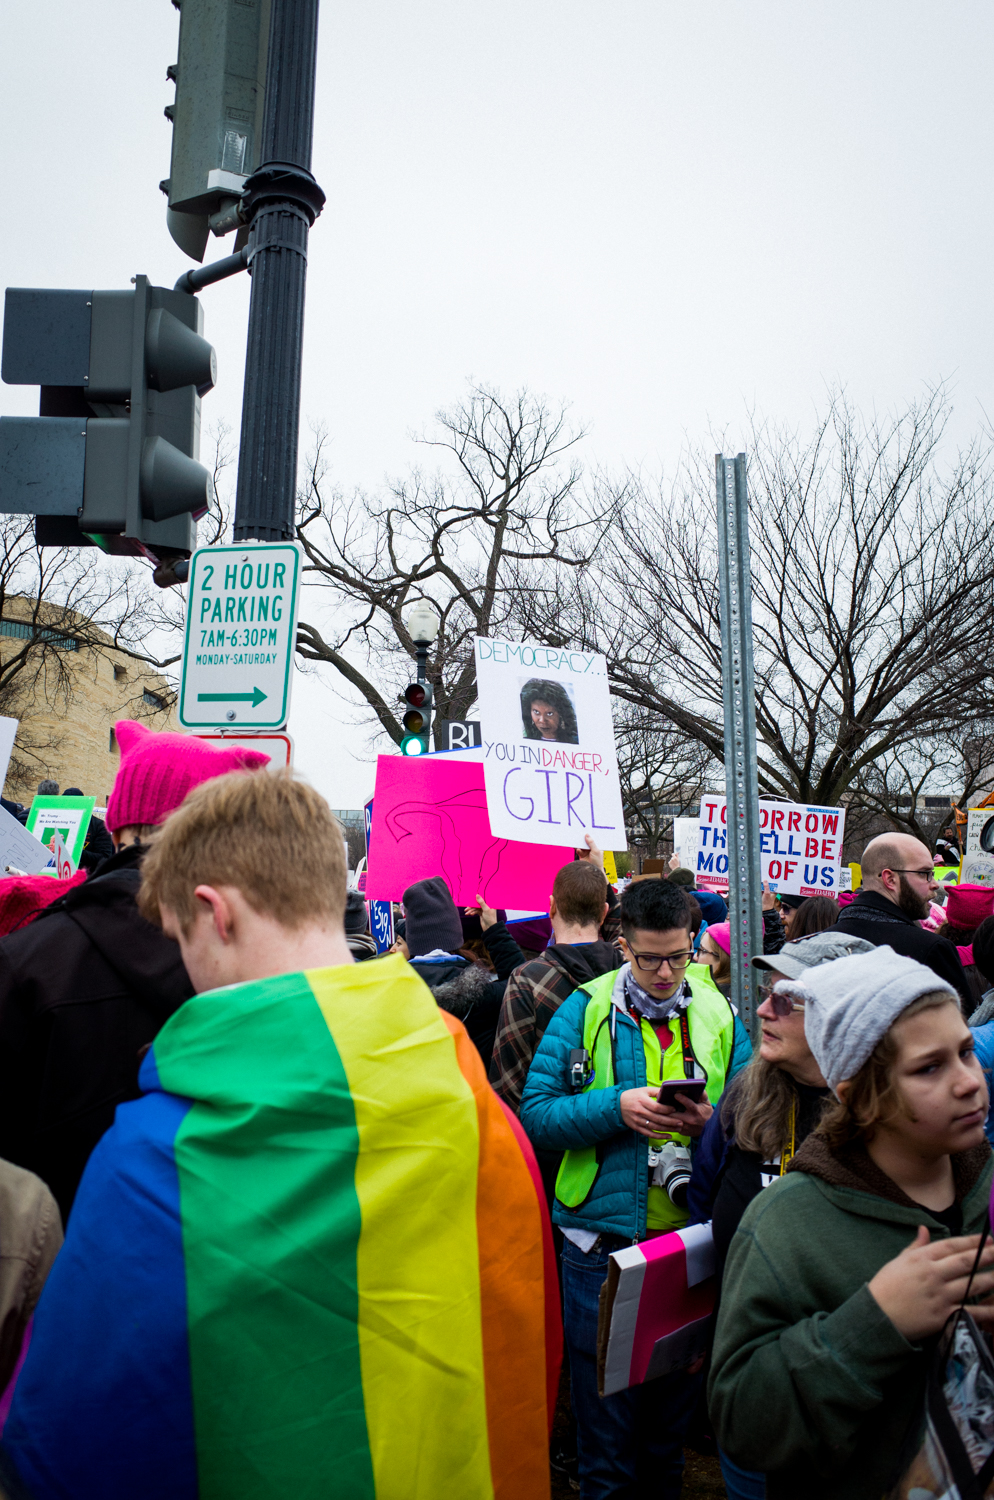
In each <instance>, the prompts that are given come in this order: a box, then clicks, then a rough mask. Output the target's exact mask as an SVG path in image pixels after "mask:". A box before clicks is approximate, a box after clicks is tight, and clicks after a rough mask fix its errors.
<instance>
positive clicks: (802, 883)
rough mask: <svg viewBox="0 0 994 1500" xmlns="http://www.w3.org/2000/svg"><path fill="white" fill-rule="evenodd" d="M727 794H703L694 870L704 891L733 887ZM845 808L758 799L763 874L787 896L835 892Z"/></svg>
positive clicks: (825, 894) (722, 890)
mask: <svg viewBox="0 0 994 1500" xmlns="http://www.w3.org/2000/svg"><path fill="white" fill-rule="evenodd" d="M725 816H726V813H725V798H724V797H721V796H711V795H710V794H706V795H705V796H703V797H702V798H701V812H700V819H699V824H698V832H699V839H698V845H697V860H696V863H695V866H694V874H695V876H696V878H697V884H698V885H699V886H700V887H701V889H702V890H706V891H721V892H725V891H727V890H728V848H727V840H726V829H725ZM845 824H846V811H845V808H844V807H815V806H814V805H813V804H811V803H807V802H764V801H762V800H760V803H759V858H760V864H761V866H762V878H763V880H764V881H767V882H768V884H769V887H770V890H771V891H781V892H783V894H784V895H785V896H834V895H835V893H836V891H838V889H839V864H840V861H841V858H842V840H843V835H844V833H845Z"/></svg>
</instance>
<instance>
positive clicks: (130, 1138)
mask: <svg viewBox="0 0 994 1500" xmlns="http://www.w3.org/2000/svg"><path fill="white" fill-rule="evenodd" d="M345 883H346V854H345V846H344V843H343V841H342V835H341V830H340V828H339V826H338V824H337V823H336V820H335V819H334V817H333V816H332V813H331V809H330V808H329V807H328V805H327V803H326V802H325V801H324V799H323V798H322V797H321V796H319V794H318V793H317V792H316V791H314V790H313V789H312V788H310V787H308V786H306V785H305V784H304V783H302V782H300V781H298V780H296V779H294V777H293V776H292V774H291V773H281V774H280V775H271V774H265V775H260V774H252V773H249V774H246V773H242V772H238V773H235V774H232V775H228V776H223V777H221V778H219V779H217V780H214V781H211V782H209V783H207V784H206V785H204V786H200V787H197V788H196V789H195V790H194V791H192V792H191V793H190V795H189V796H188V797H187V798H186V799H185V801H184V802H183V805H182V806H181V807H180V808H178V810H177V811H175V812H174V813H173V814H172V816H171V817H170V818H169V819H168V820H167V821H166V823H165V825H164V827H163V828H162V830H161V832H160V833H158V834H156V835H155V837H154V838H153V839H152V841H151V845H150V848H149V851H148V854H147V856H146V859H145V862H144V865H143V868H142V888H141V896H140V902H141V909H142V912H143V913H144V916H145V918H146V920H148V921H150V922H155V923H161V924H162V928H163V930H164V931H165V932H167V933H168V934H169V935H170V936H171V937H172V938H173V939H175V941H176V942H177V943H178V944H179V947H180V951H181V953H182V955H183V960H184V963H185V964H186V968H187V971H188V973H189V974H190V977H191V979H192V981H193V986H194V989H195V991H196V994H195V996H194V997H193V998H192V999H191V1000H189V1001H188V1002H187V1003H186V1005H184V1006H183V1007H181V1009H180V1010H179V1011H178V1012H177V1013H176V1014H175V1015H174V1016H173V1017H172V1018H171V1019H170V1021H169V1022H168V1023H167V1024H166V1026H164V1027H163V1029H162V1031H160V1033H159V1034H158V1036H157V1037H156V1038H155V1041H154V1043H153V1046H152V1049H151V1051H150V1052H149V1053H148V1055H147V1057H146V1058H145V1061H144V1063H143V1064H142V1073H141V1084H142V1089H143V1097H142V1098H140V1099H138V1100H136V1101H134V1102H132V1103H130V1104H126V1105H123V1106H121V1108H120V1109H119V1110H118V1113H117V1119H116V1122H115V1124H114V1126H113V1127H112V1129H111V1130H109V1131H108V1132H107V1134H106V1136H105V1137H104V1139H103V1140H102V1141H101V1143H100V1145H99V1146H98V1148H97V1150H96V1151H95V1152H94V1154H93V1157H92V1158H91V1161H90V1163H89V1166H88V1167H87V1171H86V1173H85V1175H84V1178H83V1182H82V1184H81V1186H80V1190H79V1195H78V1197H77V1201H76V1206H75V1209H74V1211H73V1217H72V1220H71V1221H70V1224H69V1230H68V1234H67V1238H66V1243H65V1247H64V1249H63V1251H62V1252H61V1254H60V1255H59V1257H58V1259H57V1260H56V1263H55V1267H54V1268H53V1272H52V1274H51V1276H50V1278H49V1281H48V1285H47V1286H46V1289H45V1295H44V1297H43V1298H42V1301H41V1303H40V1305H39V1308H38V1311H37V1313H36V1315H35V1323H34V1331H33V1335H32V1341H31V1347H30V1349H29V1352H28V1355H27V1359H26V1362H25V1364H24V1367H23V1369H22V1371H21V1375H20V1378H19V1380H18V1385H17V1390H16V1394H15V1397H14V1402H13V1406H12V1409H11V1413H10V1417H9V1420H8V1424H7V1428H6V1430H5V1432H4V1449H5V1452H6V1453H7V1455H8V1456H9V1457H10V1458H11V1459H12V1460H13V1462H14V1464H15V1465H16V1468H17V1470H18V1473H19V1475H20V1477H21V1479H22V1481H23V1483H24V1485H25V1487H26V1488H27V1489H28V1490H29V1491H30V1493H31V1495H32V1496H33V1497H34V1500H56V1497H63V1496H66V1495H98V1494H99V1495H101V1496H119V1497H125V1496H127V1497H129V1500H130V1497H135V1500H138V1497H141V1500H156V1497H166V1496H168V1497H169V1500H196V1497H197V1496H198V1495H204V1494H206V1493H213V1494H218V1495H222V1494H223V1495H229V1496H234V1495H238V1496H258V1497H262V1496H265V1497H267V1500H268V1497H272V1500H297V1497H298V1496H301V1495H318V1494H320V1495H343V1496H344V1495H349V1496H358V1495H365V1496H373V1495H382V1496H384V1497H386V1496H401V1495H403V1496H405V1497H407V1496H410V1497H411V1500H439V1497H443V1496H445V1497H447V1496H452V1497H456V1496H459V1497H463V1496H467V1497H469V1496H479V1497H480V1500H483V1497H490V1496H493V1497H494V1500H519V1497H533V1500H539V1497H541V1496H542V1495H547V1494H548V1429H549V1420H550V1402H551V1403H552V1404H554V1400H555V1390H556V1384H557V1380H558V1351H557V1337H558V1299H557V1296H556V1293H555V1290H554V1288H555V1276H554V1272H553V1268H552V1266H551V1264H548V1265H547V1264H546V1261H545V1255H544V1248H543V1247H544V1243H545V1241H546V1239H547V1238H548V1222H547V1219H546V1218H545V1217H544V1216H545V1213H546V1210H545V1204H544V1200H543V1198H542V1195H541V1192H540V1191H537V1190H536V1186H535V1180H534V1176H533V1170H534V1169H533V1164H531V1165H530V1164H529V1157H530V1150H529V1148H528V1146H527V1143H524V1144H522V1137H521V1132H520V1131H519V1130H518V1128H517V1125H516V1122H515V1121H513V1119H512V1118H511V1117H509V1116H508V1115H507V1113H506V1112H505V1110H504V1108H503V1106H502V1105H501V1104H500V1101H499V1100H498V1099H497V1097H496V1095H495V1094H494V1093H493V1091H492V1090H491V1089H490V1088H489V1086H488V1085H487V1081H486V1076H485V1074H484V1072H483V1069H482V1066H481V1064H480V1060H479V1058H478V1056H477V1054H476V1051H475V1049H474V1048H473V1046H472V1044H471V1043H470V1042H469V1039H468V1038H467V1036H466V1033H465V1031H464V1029H463V1027H462V1025H461V1024H460V1023H459V1022H458V1021H456V1020H454V1019H453V1018H452V1017H451V1016H446V1015H445V1014H444V1012H442V1011H440V1010H439V1008H438V1007H437V1006H436V1004H435V1002H434V1001H433V1000H432V997H431V995H430V993H429V991H428V990H427V989H426V987H425V986H424V984H422V982H421V980H420V979H418V978H417V976H416V975H415V974H414V973H413V972H412V970H411V968H410V967H409V965H408V964H407V963H406V962H405V961H404V960H403V959H402V958H401V957H400V956H399V955H393V956H390V957H386V958H383V959H380V960H379V961H378V962H376V963H366V964H356V963H354V962H353V961H352V956H351V954H350V952H349V948H348V943H347V941H346V937H345V932H344V928H343V921H342V918H343V912H344V908H345V890H346V887H345ZM547 1330H548V1332H547Z"/></svg>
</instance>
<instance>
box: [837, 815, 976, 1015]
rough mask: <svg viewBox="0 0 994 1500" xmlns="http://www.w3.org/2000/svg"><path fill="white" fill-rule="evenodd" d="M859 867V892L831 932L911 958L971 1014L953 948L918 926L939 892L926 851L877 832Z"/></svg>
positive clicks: (903, 837)
mask: <svg viewBox="0 0 994 1500" xmlns="http://www.w3.org/2000/svg"><path fill="white" fill-rule="evenodd" d="M860 863H861V866H862V871H863V888H862V890H861V891H860V893H859V895H858V896H857V897H856V899H855V901H853V902H851V903H850V905H849V906H847V907H846V908H845V910H844V911H843V912H842V914H841V916H840V917H839V920H838V921H837V922H836V924H835V927H834V928H833V929H831V930H832V931H834V932H844V933H845V934H846V935H847V936H849V937H861V938H865V939H866V941H867V942H868V943H872V944H873V945H874V947H877V948H879V947H882V946H884V945H886V946H887V947H890V948H893V949H894V952H895V953H903V954H905V955H906V956H907V957H908V958H913V959H916V960H917V962H918V963H920V964H924V965H925V966H926V968H929V969H931V970H932V972H933V974H937V975H938V976H939V978H940V979H942V980H944V981H945V982H946V984H951V985H952V987H953V989H954V990H955V991H956V992H957V994H958V995H959V996H960V999H961V1000H962V1002H963V1005H964V1007H965V1009H966V1011H967V1012H969V1011H970V1010H972V1009H973V1000H972V999H971V996H970V987H969V985H968V983H967V978H966V975H965V973H964V972H963V965H962V963H961V962H960V956H959V954H958V953H957V952H956V949H955V948H954V947H953V945H952V943H950V942H949V941H948V940H947V939H946V938H942V937H937V936H936V935H935V934H934V933H931V932H926V931H925V930H924V928H922V927H919V925H918V924H919V922H921V921H922V920H923V919H924V918H925V917H927V916H928V913H929V903H930V900H931V898H932V897H933V896H934V895H935V893H936V892H937V890H938V888H939V887H938V882H937V881H936V878H935V874H934V867H933V864H932V856H931V854H930V853H929V851H928V849H927V847H926V846H925V845H924V844H923V843H922V842H921V840H920V839H916V838H913V837H912V835H911V834H909V833H881V834H879V835H878V836H877V837H876V838H875V839H871V840H870V842H869V843H868V844H867V846H866V848H865V849H864V850H863V858H862V860H861V861H860Z"/></svg>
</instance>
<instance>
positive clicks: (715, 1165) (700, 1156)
mask: <svg viewBox="0 0 994 1500" xmlns="http://www.w3.org/2000/svg"><path fill="white" fill-rule="evenodd" d="M727 1155H728V1141H727V1140H726V1139H725V1131H724V1128H723V1127H722V1123H721V1106H720V1104H719V1105H718V1107H717V1108H716V1109H715V1112H714V1114H713V1115H712V1116H711V1118H710V1120H709V1121H708V1122H707V1124H706V1125H705V1127H704V1131H703V1134H702V1135H701V1137H700V1139H699V1140H698V1142H697V1149H696V1151H695V1152H694V1154H693V1163H694V1166H693V1171H692V1172H691V1174H690V1182H689V1184H688V1186H687V1212H688V1214H689V1215H690V1222H691V1224H706V1223H707V1221H708V1220H709V1219H710V1217H711V1210H712V1208H713V1206H714V1195H715V1185H716V1183H717V1181H718V1179H719V1177H720V1176H721V1171H722V1168H723V1167H724V1165H725V1157H726V1156H727Z"/></svg>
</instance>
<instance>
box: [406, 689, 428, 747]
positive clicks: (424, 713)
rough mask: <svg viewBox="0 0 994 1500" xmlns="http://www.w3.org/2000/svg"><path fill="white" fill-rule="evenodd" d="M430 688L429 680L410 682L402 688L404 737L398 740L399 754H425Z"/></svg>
mask: <svg viewBox="0 0 994 1500" xmlns="http://www.w3.org/2000/svg"><path fill="white" fill-rule="evenodd" d="M431 699H432V690H431V683H429V682H412V683H409V684H408V686H407V687H406V688H405V689H404V702H405V703H406V704H407V712H406V713H405V714H404V719H403V724H404V738H403V739H402V740H401V742H400V753H401V755H426V754H427V752H428V735H429V730H430V727H431Z"/></svg>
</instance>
